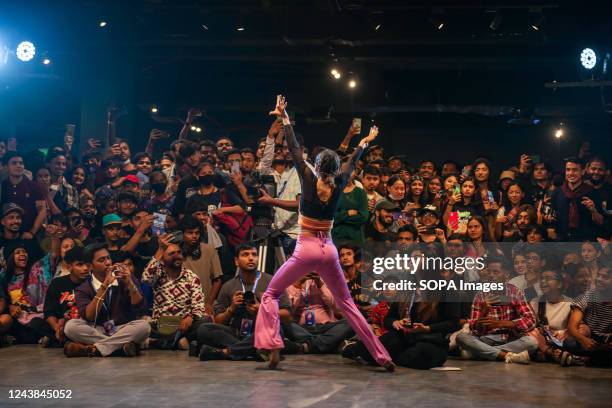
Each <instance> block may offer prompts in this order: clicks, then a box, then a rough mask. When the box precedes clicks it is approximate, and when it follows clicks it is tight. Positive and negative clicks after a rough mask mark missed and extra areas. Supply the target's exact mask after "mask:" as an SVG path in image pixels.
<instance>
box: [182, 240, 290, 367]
mask: <svg viewBox="0 0 612 408" xmlns="http://www.w3.org/2000/svg"><path fill="white" fill-rule="evenodd" d="M258 260H259V255H258V254H257V249H256V248H255V247H254V246H253V245H249V244H243V245H241V246H240V247H238V248H237V249H236V258H235V262H236V266H237V267H238V273H237V274H236V276H235V277H234V278H233V279H231V280H229V281H227V282H226V283H225V284H224V285H223V286H222V287H221V290H220V291H219V296H218V297H217V300H216V301H215V305H214V309H215V323H205V324H203V325H202V326H200V328H199V329H198V341H197V344H195V343H193V342H192V344H191V347H190V355H192V356H197V355H199V356H200V360H202V361H204V360H243V359H246V358H249V357H255V356H256V354H255V351H256V350H255V346H254V343H253V333H254V330H255V318H256V316H257V312H258V311H259V305H260V303H259V301H260V299H261V296H262V295H263V293H264V291H265V290H266V288H267V287H268V284H269V283H270V281H271V280H272V275H269V274H267V273H262V272H260V271H258V270H257V264H258ZM279 307H280V318H281V320H284V321H286V322H288V321H290V319H291V312H290V305H289V299H288V298H287V296H286V294H283V296H281V298H280V304H279ZM285 350H286V351H297V345H295V344H294V343H291V342H289V341H286V342H285Z"/></svg>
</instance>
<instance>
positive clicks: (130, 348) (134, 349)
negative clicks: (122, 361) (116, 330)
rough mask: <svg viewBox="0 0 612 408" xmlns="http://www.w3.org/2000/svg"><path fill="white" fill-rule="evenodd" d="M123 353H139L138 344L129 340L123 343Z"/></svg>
mask: <svg viewBox="0 0 612 408" xmlns="http://www.w3.org/2000/svg"><path fill="white" fill-rule="evenodd" d="M123 354H124V355H125V356H126V357H136V356H139V355H140V345H139V344H136V343H134V342H133V341H130V342H129V343H126V344H124V345H123Z"/></svg>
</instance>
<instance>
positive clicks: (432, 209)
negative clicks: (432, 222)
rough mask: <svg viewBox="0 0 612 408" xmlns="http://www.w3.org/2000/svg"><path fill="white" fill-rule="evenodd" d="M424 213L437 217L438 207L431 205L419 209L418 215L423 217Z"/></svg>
mask: <svg viewBox="0 0 612 408" xmlns="http://www.w3.org/2000/svg"><path fill="white" fill-rule="evenodd" d="M426 213H432V214H435V215H436V217H438V216H439V215H438V214H439V212H438V207H436V206H435V205H433V204H427V205H426V206H424V207H423V208H421V210H420V211H419V214H420V215H424V214H426Z"/></svg>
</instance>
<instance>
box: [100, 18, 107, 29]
mask: <svg viewBox="0 0 612 408" xmlns="http://www.w3.org/2000/svg"><path fill="white" fill-rule="evenodd" d="M107 24H108V23H107V22H106V21H104V20H102V21H100V23H99V24H98V27H100V28H104V27H106V25H107Z"/></svg>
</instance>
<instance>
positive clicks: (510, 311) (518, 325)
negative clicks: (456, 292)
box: [468, 283, 536, 340]
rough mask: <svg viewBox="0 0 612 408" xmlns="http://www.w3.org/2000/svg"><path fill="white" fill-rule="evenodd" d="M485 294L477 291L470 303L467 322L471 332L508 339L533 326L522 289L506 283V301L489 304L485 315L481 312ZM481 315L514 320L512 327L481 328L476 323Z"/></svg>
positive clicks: (530, 312) (531, 314)
mask: <svg viewBox="0 0 612 408" xmlns="http://www.w3.org/2000/svg"><path fill="white" fill-rule="evenodd" d="M485 295H486V294H485V293H484V292H479V293H477V294H476V296H475V297H474V302H473V303H472V313H471V316H470V319H469V320H468V323H469V324H470V329H471V330H472V333H474V334H475V335H478V336H484V335H487V334H501V335H502V337H503V339H504V340H508V339H509V338H510V337H512V338H517V337H520V336H521V334H522V333H526V332H528V331H530V330H533V329H534V328H535V326H536V319H535V316H534V315H533V312H532V311H531V308H530V307H529V304H528V303H527V301H526V300H525V295H524V294H523V291H522V290H520V289H519V288H517V287H516V286H514V285H512V284H509V283H506V284H505V295H506V297H507V298H508V302H506V303H503V304H498V305H495V306H490V307H489V311H488V312H487V314H486V315H484V314H483V313H482V311H483V310H482V309H483V307H484V306H485ZM483 317H491V318H493V319H495V320H511V321H513V322H514V329H483V328H482V327H478V325H477V321H478V319H481V318H483Z"/></svg>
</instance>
